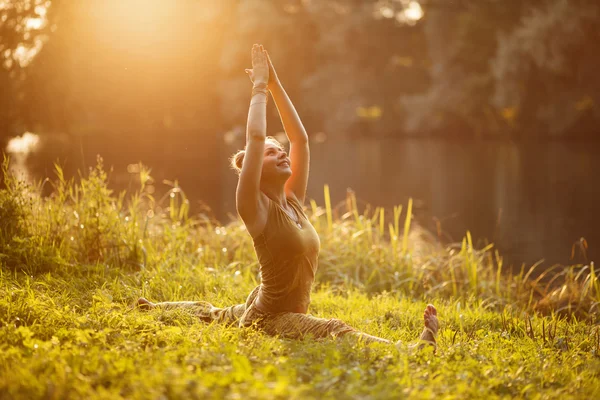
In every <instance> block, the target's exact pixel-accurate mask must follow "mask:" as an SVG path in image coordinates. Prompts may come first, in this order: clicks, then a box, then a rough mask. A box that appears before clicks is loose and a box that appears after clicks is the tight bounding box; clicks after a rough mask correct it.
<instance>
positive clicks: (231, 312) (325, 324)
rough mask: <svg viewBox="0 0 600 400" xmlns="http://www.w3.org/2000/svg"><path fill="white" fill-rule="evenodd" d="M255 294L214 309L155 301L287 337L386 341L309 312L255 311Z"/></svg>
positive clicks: (200, 304)
mask: <svg viewBox="0 0 600 400" xmlns="http://www.w3.org/2000/svg"><path fill="white" fill-rule="evenodd" d="M257 295H258V287H257V288H255V289H254V290H253V291H252V293H250V295H249V296H248V298H247V300H246V303H244V304H238V305H235V306H231V307H226V308H217V307H214V306H213V305H212V304H210V303H207V302H205V301H180V302H164V303H158V304H157V306H159V307H163V308H179V307H183V308H189V309H191V310H193V312H194V314H196V315H197V316H198V317H199V318H200V319H202V320H203V321H206V322H213V321H215V322H217V323H223V324H228V325H237V326H239V327H243V328H245V327H256V328H258V329H260V330H261V331H263V332H265V333H267V334H269V335H272V336H280V337H284V338H288V339H301V338H303V337H305V336H312V337H313V338H327V337H330V338H331V337H333V338H337V337H340V336H343V335H346V334H351V335H353V336H358V337H360V338H362V339H363V340H365V341H366V342H380V343H389V341H387V340H386V339H381V338H377V337H374V336H371V335H368V334H366V333H362V332H358V331H357V330H356V329H354V328H353V327H351V326H350V325H348V324H346V323H345V322H342V321H340V320H339V319H335V318H331V319H325V318H317V317H314V316H312V315H308V314H301V313H294V312H279V313H266V312H263V311H260V310H258V309H257V308H256V307H255V305H254V300H255V299H256V296H257Z"/></svg>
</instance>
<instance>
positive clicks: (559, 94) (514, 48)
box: [0, 0, 600, 149]
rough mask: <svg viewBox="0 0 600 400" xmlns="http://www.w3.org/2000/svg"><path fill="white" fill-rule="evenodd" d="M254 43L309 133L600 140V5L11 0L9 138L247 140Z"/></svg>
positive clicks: (2, 109) (0, 54) (5, 125)
mask: <svg viewBox="0 0 600 400" xmlns="http://www.w3.org/2000/svg"><path fill="white" fill-rule="evenodd" d="M256 42H260V43H263V44H264V45H265V46H266V48H267V49H268V50H269V51H270V53H271V55H272V59H273V61H274V63H275V66H276V67H277V69H278V71H279V76H280V78H281V80H282V81H283V83H284V85H285V87H286V88H287V89H288V91H289V92H290V94H291V96H292V98H293V100H294V102H295V104H296V105H297V107H298V109H299V111H300V114H301V116H302V118H303V120H304V122H305V124H306V125H307V128H308V130H309V133H310V134H311V135H314V134H317V133H320V132H323V133H325V134H326V135H327V136H329V137H343V136H346V135H364V136H380V135H434V134H438V135H439V134H441V135H460V136H478V137H490V136H493V137H508V138H510V139H521V138H529V137H532V136H535V137H539V136H542V137H561V138H570V137H573V136H583V137H593V136H595V135H596V130H597V126H598V123H599V122H600V110H599V108H598V104H599V102H600V74H598V71H600V52H598V51H596V49H597V45H598V43H599V42H600V8H599V6H598V4H597V2H596V0H556V1H536V0H524V1H511V2H510V3H507V2H505V1H495V0H462V1H455V2H452V3H448V2H442V1H439V0H438V1H427V2H425V1H422V2H421V3H420V5H419V3H417V2H415V1H409V0H387V1H386V0H370V1H365V0H344V1H334V0H331V1H325V0H320V1H306V0H282V1H270V0H202V1H200V0H197V1H194V0H187V1H183V0H182V1H179V0H178V1H171V2H167V1H138V0H87V1H71V0H52V1H46V2H42V1H40V0H13V1H10V0H9V1H5V2H0V64H1V66H2V67H1V68H0V88H1V90H0V142H2V143H5V142H6V141H7V140H8V138H10V137H12V136H15V135H19V134H22V133H23V132H25V131H32V132H35V133H38V134H42V135H44V134H62V135H66V137H67V138H73V137H75V136H76V137H78V140H77V142H80V141H87V140H88V139H86V137H91V136H93V137H94V139H93V141H94V142H101V141H103V139H102V138H105V141H106V142H107V143H110V144H114V143H118V144H119V145H120V146H122V147H123V148H124V149H127V148H128V147H129V146H132V145H134V144H135V143H138V142H139V141H145V142H146V143H148V141H150V142H154V143H155V145H156V147H157V148H162V147H161V146H164V142H165V141H166V140H167V139H168V142H169V146H174V147H179V146H185V145H186V144H187V143H202V140H203V139H202V138H209V137H210V139H211V140H209V141H208V142H207V143H209V142H210V143H212V142H214V141H215V137H217V141H218V136H219V135H224V134H225V133H226V132H238V133H237V135H238V136H239V135H240V132H243V129H239V127H243V126H244V123H245V117H246V113H247V104H248V99H249V89H250V87H249V82H248V78H247V76H246V75H245V74H244V68H248V67H249V66H250V48H251V45H252V43H256ZM270 113H271V114H270V115H269V118H270V121H273V123H270V130H272V131H274V132H276V131H277V130H281V128H280V126H279V125H277V124H276V120H277V114H276V111H275V109H274V108H271V109H270ZM150 131H151V132H161V133H162V134H161V135H159V136H158V137H157V136H156V134H155V133H154V134H153V135H152V137H149V136H148V134H147V132H150ZM189 132H197V135H196V134H194V135H193V137H192V136H190V133H189ZM274 132H273V133H274ZM184 133H185V134H184ZM115 138H117V139H118V142H114V140H115ZM165 138H167V139H165Z"/></svg>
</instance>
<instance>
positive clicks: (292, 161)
mask: <svg viewBox="0 0 600 400" xmlns="http://www.w3.org/2000/svg"><path fill="white" fill-rule="evenodd" d="M246 73H247V74H248V75H249V77H250V80H251V81H252V83H253V89H252V98H251V101H250V109H249V111H248V122H247V130H246V148H245V150H241V151H239V152H238V153H237V154H235V155H234V156H233V157H232V165H233V167H234V168H235V169H236V170H237V171H238V173H239V181H238V186H237V191H236V204H237V211H238V214H239V215H240V217H241V218H242V220H243V222H244V224H245V225H246V228H247V230H248V232H249V233H250V235H251V236H252V239H253V241H254V248H255V251H256V254H257V256H258V260H259V264H260V273H261V278H262V282H261V285H260V286H259V287H257V288H256V289H254V290H253V291H252V293H251V294H250V295H249V296H248V299H247V301H246V303H245V304H239V305H236V306H232V307H228V308H216V307H213V306H212V305H211V304H209V303H207V302H164V303H157V304H154V303H151V302H149V301H148V300H146V299H144V298H140V299H139V300H138V305H139V306H140V307H142V308H145V309H149V308H154V307H163V308H172V307H187V308H192V309H194V312H195V313H196V314H197V315H198V316H200V317H201V318H202V319H203V320H205V321H218V322H222V323H228V324H238V325H239V326H241V327H248V326H251V325H254V326H256V327H258V328H259V329H261V330H262V331H264V332H266V333H267V334H270V335H278V336H281V337H286V338H302V337H304V336H306V335H311V336H312V337H314V338H324V337H336V338H337V337H344V336H354V337H357V338H359V339H361V340H364V341H366V342H369V343H370V342H380V343H390V341H389V340H387V339H383V338H378V337H375V336H371V335H368V334H366V333H363V332H359V331H357V330H356V329H354V328H352V327H351V326H349V325H347V324H346V323H344V322H342V321H340V320H337V319H323V318H316V317H313V316H311V315H308V314H307V311H308V305H309V303H310V290H311V286H312V284H313V281H314V278H315V272H316V270H317V257H318V253H319V246H320V242H319V236H318V235H317V232H316V231H315V229H314V228H313V226H312V225H311V223H310V221H309V220H308V218H307V216H306V214H305V213H304V211H303V209H302V204H303V203H304V196H305V194H306V186H307V182H308V171H309V158H310V157H309V146H308V136H307V134H306V131H305V130H304V126H303V125H302V122H301V121H300V117H299V116H298V114H297V112H296V110H295V108H294V106H293V104H292V102H291V101H290V99H289V97H288V95H287V94H286V92H285V90H284V89H283V87H282V85H281V83H280V81H279V79H278V77H277V74H276V73H275V70H274V68H273V64H272V63H271V60H270V58H269V55H268V54H267V52H266V50H264V49H263V47H262V46H259V45H256V44H255V45H254V46H253V48H252V69H248V70H246ZM268 91H270V92H271V95H272V97H273V100H274V101H275V105H276V106H277V109H278V111H279V115H280V117H281V121H282V123H283V127H284V129H285V132H286V134H287V136H288V139H289V142H290V154H289V157H288V155H287V153H286V152H285V150H284V148H283V146H281V144H279V142H277V141H276V140H275V139H273V138H270V137H267V136H266V131H267V124H266V110H267V97H268ZM436 314H437V312H436V309H435V308H434V307H433V306H432V305H428V306H427V308H426V309H425V313H424V320H425V329H424V330H423V333H422V334H421V336H420V339H421V340H422V341H426V342H428V343H431V344H432V345H434V346H435V336H436V334H437V330H438V320H437V316H436Z"/></svg>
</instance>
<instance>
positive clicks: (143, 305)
mask: <svg viewBox="0 0 600 400" xmlns="http://www.w3.org/2000/svg"><path fill="white" fill-rule="evenodd" d="M136 305H137V307H138V308H139V309H141V310H152V309H153V308H154V307H156V305H155V304H154V303H152V302H151V301H148V300H146V299H145V298H143V297H140V298H139V299H138V300H137V303H136Z"/></svg>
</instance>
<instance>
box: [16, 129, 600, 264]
mask: <svg viewBox="0 0 600 400" xmlns="http://www.w3.org/2000/svg"><path fill="white" fill-rule="evenodd" d="M147 137H150V138H153V137H155V138H159V137H162V136H161V135H159V134H158V133H157V134H155V135H152V134H148V135H147ZM188 137H190V138H196V139H194V140H189V141H187V142H186V146H181V145H178V144H177V142H176V141H158V140H157V141H155V142H152V141H150V140H143V141H142V140H140V141H138V143H140V144H139V145H136V146H135V147H133V146H115V145H114V143H118V138H115V140H112V141H109V140H106V139H105V138H104V137H103V136H98V139H94V140H91V139H89V140H88V141H87V142H85V141H82V142H79V143H74V142H73V143H71V144H70V145H67V144H65V143H61V145H60V146H57V145H55V146H54V148H60V149H61V150H60V154H59V152H57V151H56V150H52V146H50V147H49V149H48V150H47V151H46V153H45V154H38V155H35V154H33V155H31V157H33V160H29V162H28V164H29V165H30V166H31V167H32V168H33V170H34V176H37V177H45V176H53V173H52V170H51V166H52V163H53V162H54V161H55V160H56V158H57V157H63V158H64V159H65V160H66V161H65V162H63V163H62V164H63V165H65V164H66V167H67V169H70V173H71V174H76V169H82V170H86V169H87V168H88V167H89V166H90V165H93V163H94V161H95V155H96V154H97V153H99V154H101V155H102V156H103V158H104V162H105V165H106V166H107V167H109V166H113V167H114V168H113V172H112V173H111V174H110V175H111V182H110V184H111V185H112V186H113V187H114V188H115V189H117V190H121V189H126V188H127V187H131V184H132V182H136V181H137V178H134V177H133V175H132V174H128V173H127V169H128V164H130V163H136V162H138V161H142V162H143V163H144V164H146V165H148V166H149V167H151V168H152V176H153V177H154V178H155V181H156V185H155V186H156V193H155V196H156V197H158V198H159V197H160V196H161V195H162V194H164V193H165V192H166V191H167V190H168V189H169V188H168V187H166V186H165V185H163V184H162V182H163V180H164V179H168V180H171V181H172V180H174V179H177V180H178V181H179V184H180V185H181V187H182V188H183V190H184V192H185V193H186V195H187V197H188V198H189V199H190V202H191V206H192V211H194V212H199V210H200V207H199V206H198V205H199V203H200V202H203V203H204V204H206V205H208V206H209V207H210V208H211V209H212V210H213V212H214V215H216V216H217V217H219V218H220V219H221V220H222V221H223V222H227V220H228V218H229V215H232V214H235V203H234V202H235V186H236V182H237V176H236V175H235V174H234V173H233V172H232V171H231V170H230V169H229V166H228V162H227V157H228V156H229V155H231V154H233V152H234V151H235V150H237V148H239V147H240V146H241V145H242V144H243V143H237V142H236V143H231V144H225V143H224V141H223V140H222V137H220V136H218V135H217V136H214V137H212V139H211V138H210V137H208V138H207V137H206V136H203V137H202V136H198V133H197V132H190V134H189V135H188ZM90 138H92V139H93V138H94V137H90ZM238 139H239V140H241V139H243V135H242V137H241V138H238ZM239 140H237V141H238V142H239ZM69 146H70V147H69ZM599 154H600V143H599V142H593V143H590V142H587V143H583V142H566V141H560V142H559V141H551V142H548V141H546V142H542V141H540V142H537V143H528V144H523V143H521V144H516V143H510V142H501V141H482V140H460V141H457V140H433V139H432V140H429V139H348V140H345V139H335V140H334V139H331V140H325V141H324V142H322V143H313V144H311V158H312V161H311V176H310V181H309V186H308V197H309V198H314V199H315V200H316V201H317V203H318V204H319V205H324V200H323V187H324V185H325V184H328V185H329V186H330V191H331V194H332V202H333V203H334V204H335V203H339V202H343V201H344V199H345V198H346V193H347V190H348V189H351V190H353V191H354V192H355V194H356V197H357V198H358V204H359V207H360V208H363V207H365V206H366V205H367V204H370V205H372V206H384V207H387V208H388V209H391V207H392V206H394V205H398V204H404V205H406V204H407V201H408V199H409V198H412V199H413V200H414V209H413V214H414V216H415V218H416V220H417V221H418V222H419V223H421V224H422V225H424V226H425V227H427V228H429V229H431V230H432V231H433V232H436V233H437V232H438V228H441V231H442V234H441V235H440V237H441V238H442V240H444V241H446V242H452V241H460V240H461V239H462V237H463V236H464V235H465V233H466V232H467V230H469V231H470V232H471V234H472V236H473V237H474V239H475V240H476V242H477V244H478V245H479V246H480V247H483V246H484V245H485V244H487V243H488V242H493V243H494V244H495V245H496V247H497V248H498V249H499V250H500V251H501V254H502V255H503V256H504V258H505V261H508V262H509V263H510V264H513V265H514V266H516V267H517V268H518V267H519V266H520V265H521V263H525V264H528V265H531V264H533V263H535V262H537V261H540V260H544V262H543V265H548V266H549V265H552V264H555V263H561V264H568V263H573V262H577V263H579V262H582V263H584V262H587V261H589V260H592V261H596V262H598V259H599V256H600V251H599V248H600V229H599V226H600V212H599V207H598V205H599V204H600V157H598V155H599ZM405 209H406V208H405ZM584 243H586V244H587V249H586V248H585V246H584ZM573 250H575V251H574V252H573ZM571 256H574V259H571Z"/></svg>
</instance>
